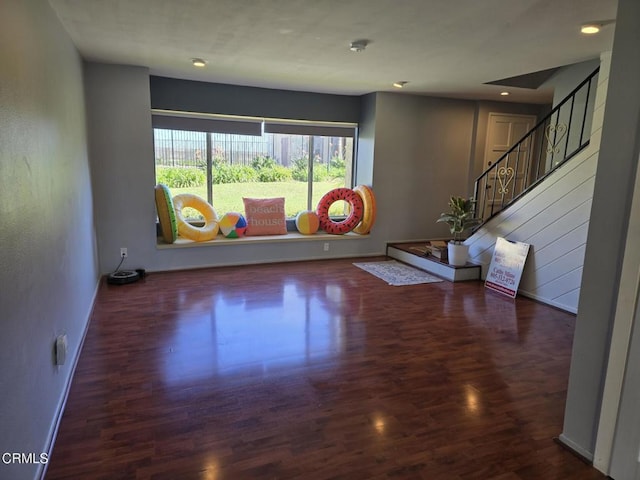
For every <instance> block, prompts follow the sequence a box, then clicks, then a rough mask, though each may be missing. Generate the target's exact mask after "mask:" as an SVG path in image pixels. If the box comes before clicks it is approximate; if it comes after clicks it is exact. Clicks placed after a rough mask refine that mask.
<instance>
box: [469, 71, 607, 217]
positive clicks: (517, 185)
mask: <svg viewBox="0 0 640 480" xmlns="http://www.w3.org/2000/svg"><path fill="white" fill-rule="evenodd" d="M599 71H600V68H597V69H596V70H595V71H594V72H593V73H592V74H591V75H589V76H588V77H587V78H586V79H585V80H584V81H583V82H582V83H580V85H578V86H577V87H576V88H575V89H574V90H573V91H572V92H571V93H570V94H569V95H567V97H566V98H565V99H564V100H562V101H561V102H560V103H559V104H558V105H556V106H555V107H554V109H553V110H551V112H549V114H548V115H547V116H546V117H544V119H542V120H541V121H540V122H538V124H537V125H536V126H535V127H533V128H532V129H531V130H530V131H529V132H528V133H527V134H525V135H524V137H522V138H521V139H520V140H519V141H518V142H517V143H516V144H514V145H513V147H511V148H510V149H509V150H508V151H507V152H506V153H505V154H504V155H502V156H501V157H500V158H499V159H498V160H497V161H496V162H495V163H494V164H493V165H491V166H490V167H489V168H488V169H487V170H485V171H484V173H482V175H480V176H479V177H478V178H477V179H476V182H475V187H474V198H475V201H476V216H477V217H478V218H481V219H482V220H483V222H486V221H487V220H489V219H490V218H491V217H493V216H495V215H496V214H498V212H500V211H501V210H503V209H504V208H505V207H507V206H508V205H510V204H512V203H513V202H515V201H516V200H517V199H518V198H519V197H521V196H522V195H523V194H524V193H526V192H527V191H529V190H530V189H532V188H533V187H534V186H535V185H537V184H538V183H540V182H541V181H542V180H543V179H544V178H545V177H547V176H548V175H550V174H551V173H552V172H553V171H554V170H556V169H557V168H559V167H560V166H561V165H563V164H564V163H565V162H566V161H567V160H569V159H570V158H571V157H573V156H574V155H576V154H577V153H578V152H580V151H581V150H582V149H583V148H585V147H586V146H587V145H589V140H590V136H591V121H592V117H593V107H594V104H595V94H596V86H597V82H598V72H599Z"/></svg>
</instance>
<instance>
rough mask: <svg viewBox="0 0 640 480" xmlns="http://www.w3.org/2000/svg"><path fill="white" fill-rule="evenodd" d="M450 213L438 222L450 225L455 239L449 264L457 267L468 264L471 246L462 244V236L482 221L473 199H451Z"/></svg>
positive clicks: (450, 246)
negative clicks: (477, 216)
mask: <svg viewBox="0 0 640 480" xmlns="http://www.w3.org/2000/svg"><path fill="white" fill-rule="evenodd" d="M449 207H450V208H451V211H450V212H444V213H441V214H440V218H439V219H438V220H436V222H444V223H446V224H447V225H449V230H450V231H451V235H453V239H452V240H450V241H449V244H448V245H447V250H448V252H447V253H448V254H449V264H451V265H454V266H456V267H460V266H463V265H465V264H466V263H467V258H468V257H469V245H465V244H464V243H462V234H463V233H464V231H465V230H468V229H469V228H472V227H475V226H477V225H480V223H481V220H480V219H479V218H476V217H475V200H474V199H473V198H462V197H451V198H450V199H449Z"/></svg>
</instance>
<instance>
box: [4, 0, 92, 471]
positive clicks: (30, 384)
mask: <svg viewBox="0 0 640 480" xmlns="http://www.w3.org/2000/svg"><path fill="white" fill-rule="evenodd" d="M0 65H1V67H0V245H2V248H1V249H0V271H1V272H2V286H1V287H0V305H1V306H2V308H1V309H0V331H1V333H2V335H0V365H2V368H1V369H0V390H1V391H2V393H1V394H0V432H1V433H0V453H5V452H18V453H26V454H28V453H35V454H36V455H38V456H39V455H40V453H42V452H47V451H48V449H49V447H50V442H51V440H52V435H53V433H54V430H55V428H56V424H57V421H58V415H59V414H60V413H61V408H62V402H63V399H64V398H65V394H66V393H65V392H66V389H67V386H68V384H69V382H70V376H71V373H72V367H73V365H74V361H75V359H76V358H77V355H78V353H79V347H80V344H81V340H82V338H83V335H84V332H85V327H86V325H87V322H88V318H89V314H90V309H91V306H92V303H93V298H94V293H95V290H96V287H97V284H98V273H97V260H96V245H95V243H96V240H95V233H94V225H93V213H92V212H93V206H92V192H91V183H90V180H89V163H88V159H87V147H86V134H85V113H84V100H83V82H82V69H81V62H80V58H79V56H78V54H77V52H76V50H75V48H74V46H73V45H72V44H71V41H70V39H69V38H68V36H67V34H66V33H65V32H64V30H63V29H62V27H61V25H60V24H59V21H58V19H57V17H56V15H55V13H54V12H53V11H52V10H51V8H50V7H49V4H48V3H47V2H43V1H41V0H3V1H2V2H0ZM63 333H66V334H67V335H68V339H69V355H68V358H67V361H66V363H65V365H64V366H60V367H57V366H55V365H54V361H53V345H54V339H55V337H56V335H58V334H63ZM42 467H43V466H42V465H39V464H24V465H17V464H14V465H7V464H5V463H4V462H0V478H3V479H12V480H21V479H31V478H35V477H36V476H38V475H39V474H38V472H39V471H41V469H42Z"/></svg>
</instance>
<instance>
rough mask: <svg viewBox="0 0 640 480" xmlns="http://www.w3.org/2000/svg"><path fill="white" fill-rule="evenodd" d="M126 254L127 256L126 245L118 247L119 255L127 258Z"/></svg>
mask: <svg viewBox="0 0 640 480" xmlns="http://www.w3.org/2000/svg"><path fill="white" fill-rule="evenodd" d="M128 256H129V254H128V253H127V249H126V247H122V248H120V257H124V258H127V257H128Z"/></svg>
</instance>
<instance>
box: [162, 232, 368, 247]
mask: <svg viewBox="0 0 640 480" xmlns="http://www.w3.org/2000/svg"><path fill="white" fill-rule="evenodd" d="M367 238H369V235H358V234H357V233H345V234H344V235H330V234H328V233H314V234H313V235H303V234H302V233H298V232H288V233H286V234H284V235H252V236H244V237H240V238H226V237H224V236H222V235H220V234H218V236H217V238H216V239H215V240H210V241H207V242H194V241H192V240H186V239H184V238H178V239H176V241H175V242H174V243H164V242H162V240H161V239H160V238H158V243H157V244H156V248H157V249H158V250H167V249H174V248H193V247H217V246H221V245H224V246H229V245H247V244H255V243H283V242H308V241H315V242H321V241H325V242H327V241H343V240H363V239H367Z"/></svg>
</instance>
